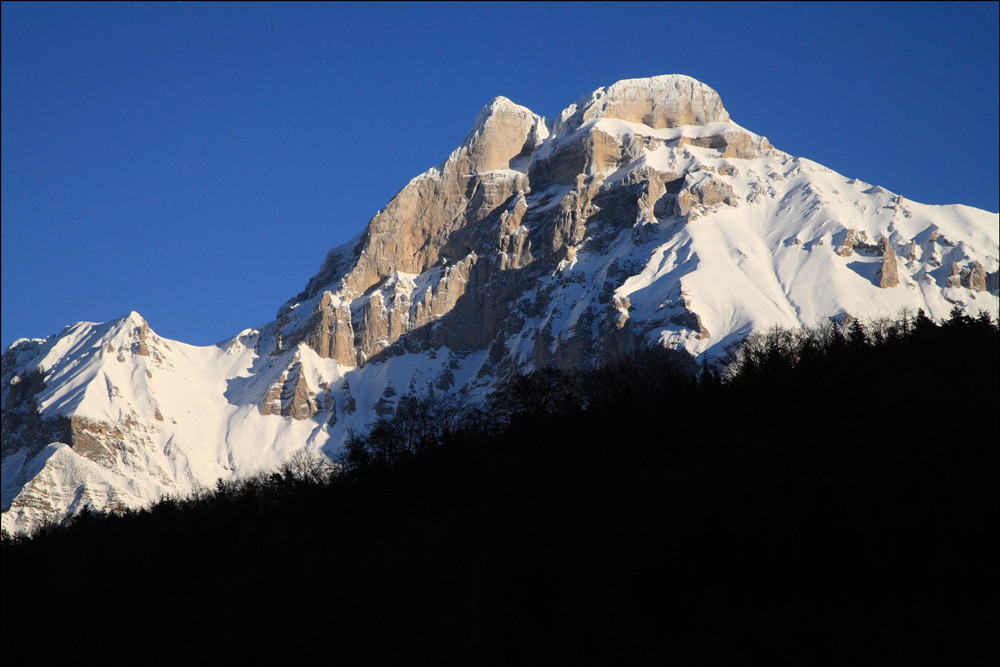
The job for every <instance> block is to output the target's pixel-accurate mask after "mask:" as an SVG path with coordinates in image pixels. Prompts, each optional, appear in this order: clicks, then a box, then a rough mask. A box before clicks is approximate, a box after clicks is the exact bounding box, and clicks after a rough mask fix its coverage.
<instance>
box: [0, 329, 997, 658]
mask: <svg viewBox="0 0 1000 667" xmlns="http://www.w3.org/2000/svg"><path fill="white" fill-rule="evenodd" d="M998 342H1000V338H998V332H997V327H996V324H995V323H994V322H992V321H991V320H990V319H989V318H988V317H982V318H979V319H971V318H968V317H964V316H961V315H960V314H958V313H956V314H954V315H953V317H952V319H951V320H949V321H948V322H945V323H942V324H937V323H934V322H932V321H930V320H928V319H927V318H926V317H922V316H918V317H917V318H904V319H902V320H899V321H896V322H881V323H871V324H870V325H868V326H862V325H861V324H860V323H857V322H854V323H852V324H850V325H847V326H843V325H832V324H831V325H830V326H829V327H827V328H826V329H824V330H822V331H815V332H792V331H782V330H772V331H769V332H766V333H764V334H760V335H754V336H751V338H750V339H749V340H748V342H747V344H746V345H744V346H743V347H742V348H741V349H740V350H739V351H737V352H734V354H733V357H732V358H731V359H730V362H731V363H730V365H729V367H728V370H725V371H723V372H721V373H720V371H721V369H717V368H711V367H708V366H706V367H705V368H704V369H703V371H702V373H701V374H700V375H699V377H698V378H697V379H693V378H689V377H686V376H684V375H683V374H681V373H678V372H676V371H677V366H676V365H675V364H674V361H675V360H671V359H670V358H669V356H664V355H657V354H644V355H640V356H637V357H634V358H627V359H622V360H619V361H618V362H616V363H614V364H610V365H608V366H607V367H605V368H604V369H602V370H600V371H593V372H586V373H568V372H565V371H557V370H545V371H540V372H537V373H535V374H533V375H530V376H527V377H518V378H516V379H515V380H514V381H513V382H512V383H511V384H510V386H509V387H508V388H507V389H506V390H504V391H503V392H501V393H500V394H498V395H497V397H496V398H495V399H494V400H493V401H492V402H491V404H490V405H488V406H486V408H484V409H469V408H465V409H463V411H461V414H460V418H459V417H457V416H456V415H458V413H457V412H449V411H448V410H447V409H443V408H441V407H440V406H433V405H432V406H430V407H427V406H424V408H426V409H422V408H421V406H415V407H414V409H413V411H412V412H411V413H409V415H403V416H401V417H396V418H393V419H390V420H381V421H380V422H378V423H377V424H376V425H375V426H374V427H373V428H372V429H370V430H369V431H368V432H366V433H364V434H359V435H358V436H357V437H356V438H355V439H354V440H353V441H352V443H351V446H350V448H349V450H348V454H347V455H346V456H345V457H344V459H343V461H342V463H343V464H344V465H345V468H343V469H342V471H341V472H339V473H337V474H329V471H324V469H322V467H320V466H313V467H310V465H309V464H308V462H303V461H301V460H300V461H298V462H297V463H296V464H295V465H290V466H287V467H286V468H285V469H283V470H281V471H279V472H277V473H275V474H274V475H272V476H270V477H259V478H255V479H254V480H249V481H247V482H243V483H237V482H227V483H220V484H219V485H218V487H217V489H216V490H214V491H213V492H211V493H208V492H206V493H203V494H200V495H199V496H197V497H195V498H191V499H187V500H165V501H162V502H160V503H159V504H158V505H156V506H155V507H153V508H152V509H150V510H146V511H142V512H133V513H131V514H129V515H128V516H95V515H92V514H89V513H88V514H86V515H85V516H83V517H81V518H78V519H77V520H76V521H75V522H74V523H73V524H72V525H70V526H68V527H55V526H53V527H49V528H47V529H43V530H42V531H40V532H39V533H37V534H36V535H35V536H34V537H33V538H32V539H18V540H10V539H8V538H5V540H4V545H3V568H2V577H3V589H2V593H3V595H2V611H3V622H2V625H0V629H2V641H3V643H2V646H3V659H4V662H5V663H8V664H68V663H73V664H267V665H271V664H299V663H345V664H354V663H380V664H384V663H394V664H442V663H444V664H456V663H458V664H467V663H532V664H546V663H559V664H566V663H568V664H580V663H588V664H592V663H620V664H630V663H644V664H651V663H652V664H664V663H670V662H681V663H691V662H696V663H725V664H729V663H740V664H745V663H750V664H790V663H808V664H872V663H884V664H996V663H997V661H998V658H1000V654H998V643H1000V634H998V628H1000V612H998V608H1000V607H998V605H1000V595H998V593H1000V586H998V584H1000V582H998V568H997V562H998V560H1000V558H998V557H1000V553H998V546H1000V545H998V540H1000V532H998V509H1000V495H998V488H1000V484H998V477H1000V459H998V445H997V434H998V432H1000V424H998V413H997V405H998V404H1000V392H998V384H1000V381H998V377H1000V365H998ZM449 420H450V421H449ZM446 421H447V422H448V423H445V422H446Z"/></svg>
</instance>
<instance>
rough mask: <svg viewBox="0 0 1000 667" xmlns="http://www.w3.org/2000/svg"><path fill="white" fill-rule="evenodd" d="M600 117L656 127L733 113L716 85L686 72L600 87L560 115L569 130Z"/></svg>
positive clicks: (701, 121) (699, 122) (703, 121)
mask: <svg viewBox="0 0 1000 667" xmlns="http://www.w3.org/2000/svg"><path fill="white" fill-rule="evenodd" d="M599 118H618V119H620V120H625V121H630V122H633V123H642V124H643V125H648V126H649V127H652V128H653V129H661V128H669V127H678V126H680V125H706V124H708V123H716V122H727V121H728V120H729V113H728V112H727V111H726V109H725V107H724V106H723V105H722V98H721V97H719V94H718V93H717V92H715V90H713V89H712V88H710V87H709V86H707V85H705V84H704V83H702V82H701V81H698V80H697V79H693V78H691V77H689V76H685V75H683V74H663V75H660V76H653V77H648V78H642V79H622V80H621V81H616V82H615V83H613V84H611V85H610V86H604V87H603V88H598V89H597V90H595V91H594V92H592V93H591V94H590V95H587V96H585V97H583V98H581V99H580V100H578V101H577V102H576V103H575V104H572V105H570V106H569V107H567V108H566V109H565V110H564V111H563V112H562V114H560V117H559V121H558V126H559V128H560V129H562V128H565V129H567V130H569V131H572V130H575V129H576V128H578V127H579V126H580V125H582V124H584V123H586V122H588V121H591V120H595V119H599Z"/></svg>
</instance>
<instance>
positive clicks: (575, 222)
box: [0, 75, 1000, 531]
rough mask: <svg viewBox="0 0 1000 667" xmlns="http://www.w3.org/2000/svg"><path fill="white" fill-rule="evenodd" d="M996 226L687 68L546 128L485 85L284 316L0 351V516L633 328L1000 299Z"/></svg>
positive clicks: (382, 407)
mask: <svg viewBox="0 0 1000 667" xmlns="http://www.w3.org/2000/svg"><path fill="white" fill-rule="evenodd" d="M998 243H1000V218H998V215H997V214H996V213H990V212H987V211H982V210H978V209H974V208H970V207H967V206H961V205H955V206H928V205H924V204H918V203H916V202H912V201H909V200H904V199H903V198H902V197H901V196H898V195H895V194H893V193H891V192H888V191H886V190H885V189H883V188H880V187H878V186H874V185H869V184H867V183H862V182H860V181H858V180H856V179H850V178H846V177H844V176H841V175H840V174H837V173H834V172H833V171H831V170H829V169H827V168H825V167H823V166H821V165H819V164H816V163H815V162H811V161H809V160H807V159H804V158H796V157H792V156H791V155H788V154H786V153H783V152H782V151H780V150H778V149H776V148H774V147H772V146H771V144H770V143H769V142H768V141H767V139H765V138H763V137H761V136H758V135H756V134H754V133H753V132H750V131H748V130H746V129H744V128H742V127H740V126H739V125H737V124H736V123H734V122H732V121H731V120H730V118H729V114H728V112H727V111H726V109H725V108H724V107H723V105H722V101H721V99H720V98H719V95H718V94H717V93H716V92H715V91H714V90H712V89H711V88H709V87H708V86H706V85H704V84H702V83H700V82H698V81H695V80H694V79H691V78H689V77H685V76H677V75H668V76H659V77H653V78H650V79H631V80H626V81H619V82H618V83H615V84H613V85H611V86H608V87H605V88H600V89H598V90H596V91H594V92H593V93H592V94H591V95H589V96H587V97H585V98H584V99H581V100H579V101H578V102H576V103H575V104H573V105H571V106H569V107H568V108H567V109H566V110H565V111H563V112H562V113H561V114H560V116H559V117H558V118H556V119H554V120H546V119H544V118H542V117H540V116H538V115H536V114H534V113H532V112H531V111H530V110H528V109H526V108H524V107H521V106H518V105H517V104H514V103H513V102H511V101H510V100H507V99H506V98H503V97H498V98H496V99H495V100H493V101H492V102H490V103H489V104H488V105H487V106H486V107H485V108H484V109H483V110H482V111H481V112H480V113H479V115H478V117H477V118H476V121H475V125H474V127H473V129H472V131H471V132H470V133H469V135H468V136H467V137H466V139H465V141H463V142H462V144H461V145H460V146H459V147H458V148H457V149H456V150H455V151H454V152H453V153H452V154H451V155H450V156H448V158H447V159H446V160H445V161H444V162H442V163H441V164H439V165H437V166H436V167H434V168H432V169H429V170H428V171H426V172H424V173H423V174H420V175H419V176H417V177H416V178H414V179H413V180H412V181H410V182H409V183H408V184H407V185H406V186H405V187H403V189H402V190H400V192H399V193H398V194H397V195H396V196H395V197H394V198H393V200H392V201H390V202H389V204H388V205H387V206H386V208H385V209H383V210H382V211H379V212H378V213H377V214H376V215H375V217H374V218H372V220H371V221H370V222H369V223H368V226H367V227H366V228H365V230H364V231H363V233H362V234H360V235H359V236H358V237H356V238H355V239H353V240H352V241H351V242H350V243H348V244H346V245H344V246H341V247H338V248H334V249H333V250H331V251H330V252H329V253H328V255H327V257H326V259H325V261H324V262H323V264H322V266H321V267H320V270H319V271H318V272H317V274H316V275H315V276H313V278H312V279H310V280H309V282H308V284H307V285H306V287H305V289H304V290H303V291H302V292H301V293H300V294H298V295H297V296H295V297H294V298H292V299H290V300H289V301H288V302H287V303H285V304H284V305H283V306H282V307H281V308H280V309H279V311H278V313H277V318H276V319H275V320H274V321H272V322H268V323H266V324H263V325H261V326H258V327H257V328H255V329H247V330H245V331H243V332H241V333H240V334H238V335H237V336H235V337H233V338H231V339H229V340H227V341H224V342H222V343H219V344H218V345H215V346H210V347H195V346H191V345H186V344H184V343H181V342H177V341H172V340H166V339H163V338H161V337H159V336H157V335H156V334H155V333H154V332H153V331H152V330H151V329H150V327H149V325H148V324H147V323H146V321H145V320H144V319H143V318H142V317H141V316H140V315H139V314H137V313H131V314H129V315H127V316H125V317H123V318H121V319H119V320H117V321H114V322H109V323H104V324H94V323H88V322H82V323H78V324H74V325H71V326H69V327H66V329H64V330H63V331H62V332H61V333H59V334H56V335H54V336H51V337H49V338H47V339H44V340H41V339H36V340H27V339H22V340H19V341H17V342H15V343H14V344H13V345H12V346H11V347H10V348H8V349H7V350H6V352H4V355H3V368H2V372H3V377H2V386H3V389H2V397H0V400H2V405H3V424H2V430H3V444H2V455H3V459H2V466H3V467H2V510H3V527H4V528H5V529H7V530H11V531H19V530H26V529H30V528H32V527H33V526H35V525H37V524H38V523H39V522H41V521H43V520H52V519H55V520H58V519H62V518H64V517H66V516H67V515H72V514H73V513H75V512H77V511H79V510H80V509H81V508H82V507H83V506H85V505H90V506H92V507H94V508H99V509H100V508H114V507H118V506H140V505H143V504H146V503H150V502H151V501H154V500H155V499H156V498H157V497H158V496H160V495H162V494H166V493H184V492H187V491H189V490H191V489H193V488H195V487H196V486H198V485H208V486H211V485H212V484H214V482H215V480H216V479H218V478H220V477H223V478H227V477H230V476H233V475H242V474H248V473H251V472H254V471H256V470H260V469H265V468H269V467H273V466H276V465H277V464H279V463H280V462H282V461H283V460H285V459H287V458H288V457H289V456H290V455H291V454H292V453H294V452H295V451H297V450H299V449H302V448H306V449H308V450H312V451H324V452H326V453H328V454H333V453H335V452H336V450H337V449H338V447H339V446H340V445H341V443H342V442H343V441H344V439H345V437H346V434H347V432H348V431H349V429H351V428H353V429H356V430H357V429H361V428H363V427H364V426H365V425H366V424H367V423H369V422H370V421H371V420H373V419H374V418H375V417H376V416H379V415H388V414H392V413H393V412H394V411H395V410H396V409H397V408H398V406H399V405H400V404H401V403H403V404H405V402H406V400H408V397H412V396H422V395H426V394H428V393H430V392H432V391H434V392H456V391H462V392H466V393H469V394H470V395H472V396H473V397H482V396H484V395H485V394H487V393H488V392H489V391H490V389H491V388H492V387H494V386H495V385H496V383H497V382H500V381H502V380H504V379H505V378H507V377H509V376H510V375H511V374H514V373H517V372H521V371H526V370H529V369H531V368H534V367H540V366H544V365H558V366H563V367H579V366H588V365H593V364H599V363H601V362H602V361H604V360H607V359H609V358H613V357H614V356H616V355H619V354H622V353H628V352H629V351H631V350H633V349H635V348H637V347H639V346H653V345H662V346H668V347H673V348H683V349H685V350H687V351H689V352H690V353H691V354H693V355H695V356H699V355H703V354H709V355H714V354H718V353H721V351H722V350H723V349H724V348H725V347H726V346H727V345H728V344H730V343H733V342H736V341H739V340H741V339H742V338H743V337H745V336H746V335H747V334H748V333H749V332H750V331H753V330H755V329H761V328H765V327H769V326H772V325H782V326H795V325H807V326H814V325H816V324H819V323H821V322H823V321H824V320H826V319H828V318H831V317H833V318H837V317H842V316H844V315H845V314H850V315H852V316H855V317H876V316H895V315H896V314H897V313H898V312H899V311H900V310H901V309H903V308H909V309H911V310H912V311H915V310H916V309H917V308H923V309H924V310H925V311H926V312H927V313H928V314H929V315H930V316H932V317H934V318H943V317H946V316H947V315H948V313H949V312H950V311H951V309H952V308H953V307H954V306H955V305H959V306H960V307H962V308H963V309H965V310H967V311H968V312H970V313H971V314H976V313H977V312H978V311H979V310H981V309H982V310H987V311H989V312H990V313H992V314H994V315H995V314H996V313H997V309H998V297H997V294H998V292H997V275H998V266H1000V259H998V258H1000V247H998Z"/></svg>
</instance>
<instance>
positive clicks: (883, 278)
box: [878, 237, 899, 289]
mask: <svg viewBox="0 0 1000 667" xmlns="http://www.w3.org/2000/svg"><path fill="white" fill-rule="evenodd" d="M878 250H879V254H881V255H882V266H881V267H880V268H879V273H878V275H879V285H878V286H879V287H881V288H882V289H886V288H889V287H895V286H896V285H898V284H899V268H898V267H897V266H896V251H895V250H893V249H892V246H890V245H889V239H887V238H884V237H883V238H882V239H881V240H880V241H879V243H878Z"/></svg>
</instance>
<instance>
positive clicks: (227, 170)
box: [0, 2, 1000, 346]
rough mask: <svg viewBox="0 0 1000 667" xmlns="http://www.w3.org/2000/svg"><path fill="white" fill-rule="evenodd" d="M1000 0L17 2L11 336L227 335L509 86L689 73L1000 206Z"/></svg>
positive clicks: (801, 129)
mask: <svg viewBox="0 0 1000 667" xmlns="http://www.w3.org/2000/svg"><path fill="white" fill-rule="evenodd" d="M998 6H1000V5H998V4H997V3H979V4H961V3H949V4H936V3H914V4H910V3H888V4H868V3H865V4H859V5H855V4H846V3H844V4H842V3H833V4H827V3H801V4H758V3H754V4H733V3H723V4H712V3H692V4H672V3H640V4H630V3H609V4H597V3H583V4H577V3H555V4H543V3H527V4H519V3H496V4H492V3H487V4H462V3H445V4H404V3H387V4H342V3H335V4H293V3H282V4H241V3H212V4H199V3H187V2H183V3H182V2H175V3H134V4H132V3H128V4H114V3H83V4H72V3H71V4H57V3H40V4H33V3H15V2H4V3H3V5H2V13H3V16H2V31H3V35H2V37H3V40H2V227H0V230H2V244H0V248H2V343H3V344H4V346H6V345H7V344H9V343H10V342H11V341H13V340H14V339H15V338H19V337H22V336H26V337H44V336H47V335H50V334H53V333H57V332H58V331H60V330H61V329H62V328H63V326H65V325H67V324H70V323H72V322H76V321H79V320H89V321H106V320H110V319H113V318H116V317H119V316H121V315H124V314H126V313H127V312H129V311H130V310H137V311H139V312H140V313H142V314H143V315H144V316H145V317H146V319H147V320H148V321H149V323H150V325H151V326H152V327H153V329H154V330H155V331H157V332H158V333H159V334H161V335H163V336H166V337H168V338H175V339H179V340H183V341H185V342H189V343H195V344H211V343H214V342H217V341H220V340H222V339H225V338H228V337H229V336H232V335H234V334H235V333H237V332H239V331H240V330H241V329H244V328H247V327H252V326H256V325H258V324H262V323H264V322H266V321H268V320H270V319H272V318H273V317H274V314H275V312H276V311H277V309H278V307H279V306H280V305H281V304H282V303H284V301H285V300H286V299H288V298H289V297H291V296H293V295H295V294H296V293H298V291H299V290H300V289H301V288H302V287H303V286H304V285H305V283H306V281H307V280H308V278H309V277H310V276H311V275H312V274H313V273H314V272H315V271H316V270H317V269H318V267H319V265H320V263H321V262H322V259H323V257H324V255H325V254H326V251H327V250H328V249H329V248H331V247H333V246H335V245H338V244H339V243H341V242H343V241H346V240H347V239H349V238H350V237H352V236H354V235H355V234H357V233H359V232H360V231H361V230H362V229H363V228H364V225H365V224H366V223H367V221H368V220H369V219H370V218H371V216H372V215H373V214H374V213H375V212H376V211H377V210H378V209H380V208H382V207H383V206H385V204H386V203H387V202H388V201H389V199H391V197H392V196H393V195H394V194H395V193H396V192H397V191H398V190H399V189H400V188H401V187H402V186H403V185H405V184H406V182H407V181H409V179H410V178H412V177H413V176H415V175H417V174H418V173H420V172H422V171H424V170H426V169H427V168H428V167H430V166H433V165H435V164H436V163H438V162H439V161H441V160H442V159H443V158H445V157H446V156H447V155H448V153H449V152H450V151H451V150H452V149H453V148H454V147H455V146H457V145H458V143H459V142H460V141H461V140H462V139H463V137H464V136H465V134H466V133H467V132H468V130H469V129H470V127H471V125H472V122H473V120H474V118H475V116H476V113H477V112H478V111H479V109H480V108H481V107H482V106H483V105H484V104H485V103H486V102H488V101H489V100H490V99H492V98H493V97H495V96H497V95H505V96H507V97H509V98H511V99H512V100H514V101H515V102H517V103H519V104H523V105H525V106H527V107H529V108H530V109H532V110H533V111H535V112H536V113H539V114H542V115H544V116H546V117H552V116H555V115H557V114H558V113H559V111H561V110H562V109H563V108H564V107H566V106H568V105H569V104H571V103H572V102H574V101H575V100H576V99H578V98H579V97H581V96H583V95H585V94H587V93H589V92H590V91H592V90H594V89H595V88H598V87H600V86H604V85H608V84H610V83H613V82H614V81H616V80H619V79H624V78H633V77H642V76H652V75H656V74H672V73H680V74H688V75H690V76H693V77H695V78H697V79H699V80H701V81H704V82H705V83H707V84H708V85H710V86H712V87H713V88H715V89H716V90H717V91H719V93H720V94H721V96H722V99H723V102H724V104H725V105H726V108H727V109H728V110H729V112H730V114H731V116H732V118H733V120H734V121H736V122H738V123H740V124H741V125H743V126H744V127H746V128H748V129H750V130H752V131H754V132H757V133H759V134H763V135H765V136H767V137H768V138H769V139H770V140H771V141H772V143H774V145H775V146H777V147H778V148H780V149H782V150H785V151H787V152H789V153H792V154H793V155H799V156H803V157H808V158H810V159H812V160H815V161H817V162H819V163H821V164H824V165H826V166H828V167H830V168H832V169H834V170H836V171H838V172H840V173H842V174H844V175H845V176H849V177H857V178H860V179H862V180H864V181H867V182H870V183H876V184H879V185H882V186H884V187H886V188H888V189H889V190H891V191H893V192H898V193H900V194H902V195H903V196H905V197H907V198H910V199H914V200H916V201H920V202H924V203H931V204H950V203H963V204H969V205H972V206H977V207H980V208H986V209H989V210H991V211H996V210H997V209H998V157H997V151H998V144H1000V140H998V126H1000V119H998V90H1000V83H998V28H997V26H998V21H1000V19H998Z"/></svg>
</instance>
